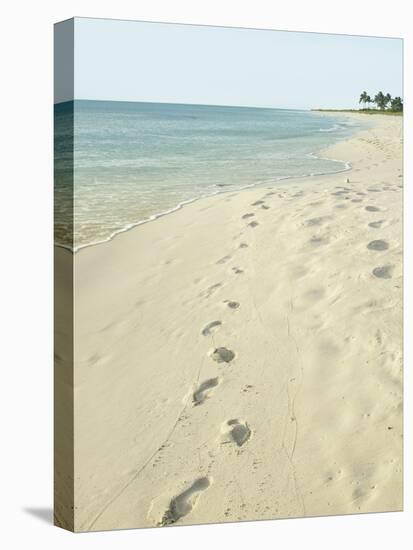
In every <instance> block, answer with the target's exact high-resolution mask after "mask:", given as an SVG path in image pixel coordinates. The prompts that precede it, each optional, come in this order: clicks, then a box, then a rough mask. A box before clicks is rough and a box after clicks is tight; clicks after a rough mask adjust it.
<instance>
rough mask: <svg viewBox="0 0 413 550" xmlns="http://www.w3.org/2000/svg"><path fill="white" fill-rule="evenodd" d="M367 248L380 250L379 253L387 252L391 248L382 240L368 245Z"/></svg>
mask: <svg viewBox="0 0 413 550" xmlns="http://www.w3.org/2000/svg"><path fill="white" fill-rule="evenodd" d="M367 248H368V249H369V250H379V251H381V250H387V249H388V248H389V243H387V242H386V241H383V240H381V239H379V240H376V241H370V242H369V244H368V245H367Z"/></svg>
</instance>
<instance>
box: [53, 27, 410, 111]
mask: <svg viewBox="0 0 413 550" xmlns="http://www.w3.org/2000/svg"><path fill="white" fill-rule="evenodd" d="M74 43H75V49H74V63H75V81H74V95H75V99H97V100H117V101H149V102H164V103H195V104H207V105H239V106H253V107H276V108H291V109H311V108H317V107H322V108H357V107H358V100H359V97H360V93H361V92H362V91H363V90H366V91H367V93H369V94H370V95H371V96H374V95H375V93H377V92H378V91H379V90H382V91H383V92H384V93H387V92H389V93H390V94H391V95H392V96H398V95H399V96H402V86H403V84H402V51H403V50H402V49H403V42H402V40H401V39H398V38H372V37H361V36H348V35H333V34H331V35H329V34H316V33H301V32H287V31H267V30H252V29H236V28H228V27H209V26H196V25H178V24H167V23H145V22H137V21H120V20H108V19H87V18H75V25H74ZM57 101H59V98H57Z"/></svg>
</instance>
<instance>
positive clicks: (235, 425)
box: [223, 418, 251, 447]
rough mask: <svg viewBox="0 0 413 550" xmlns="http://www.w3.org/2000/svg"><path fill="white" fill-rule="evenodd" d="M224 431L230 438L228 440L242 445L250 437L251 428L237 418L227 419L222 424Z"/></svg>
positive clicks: (239, 445)
mask: <svg viewBox="0 0 413 550" xmlns="http://www.w3.org/2000/svg"><path fill="white" fill-rule="evenodd" d="M223 429H224V432H225V433H227V435H228V436H229V438H230V441H232V442H233V443H236V444H237V445H238V447H242V446H243V445H244V444H245V443H246V442H247V441H248V440H249V438H250V437H251V430H250V428H249V426H248V424H247V423H246V422H240V421H239V420H238V419H237V418H234V419H232V420H227V422H226V423H225V424H224V428H223Z"/></svg>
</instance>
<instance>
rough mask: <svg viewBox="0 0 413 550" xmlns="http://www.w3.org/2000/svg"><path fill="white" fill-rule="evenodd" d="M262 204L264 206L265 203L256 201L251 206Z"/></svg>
mask: <svg viewBox="0 0 413 550" xmlns="http://www.w3.org/2000/svg"><path fill="white" fill-rule="evenodd" d="M260 204H264V201H255V202H253V203H252V204H251V206H259V205H260Z"/></svg>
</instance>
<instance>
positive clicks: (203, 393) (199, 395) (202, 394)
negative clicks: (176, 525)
mask: <svg viewBox="0 0 413 550" xmlns="http://www.w3.org/2000/svg"><path fill="white" fill-rule="evenodd" d="M218 384H219V378H210V379H209V380H205V381H204V382H202V384H201V385H200V386H199V388H198V389H197V390H196V391H195V392H194V394H193V396H192V402H193V404H194V407H196V406H197V405H202V403H203V402H204V401H205V399H207V398H208V393H209V390H211V389H212V388H215V387H216V386H218Z"/></svg>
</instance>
